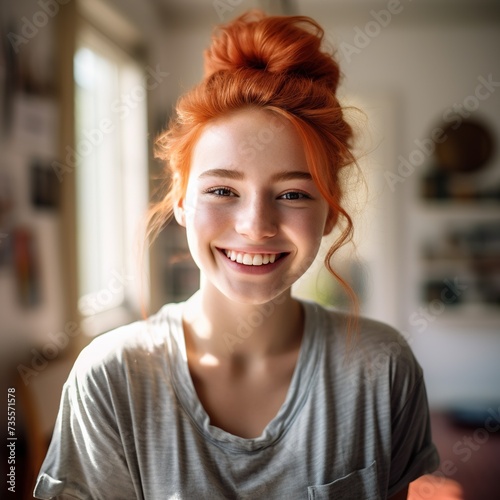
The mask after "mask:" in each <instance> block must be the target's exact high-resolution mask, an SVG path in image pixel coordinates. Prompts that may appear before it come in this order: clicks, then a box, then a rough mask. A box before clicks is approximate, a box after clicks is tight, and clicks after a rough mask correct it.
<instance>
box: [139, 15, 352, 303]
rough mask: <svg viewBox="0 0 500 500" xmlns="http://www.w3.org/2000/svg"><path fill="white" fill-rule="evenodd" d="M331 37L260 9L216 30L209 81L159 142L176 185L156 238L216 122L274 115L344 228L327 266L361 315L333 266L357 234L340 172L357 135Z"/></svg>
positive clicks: (300, 20) (155, 227)
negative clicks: (341, 93) (326, 48)
mask: <svg viewBox="0 0 500 500" xmlns="http://www.w3.org/2000/svg"><path fill="white" fill-rule="evenodd" d="M323 35H324V32H323V30H322V28H321V27H320V26H319V25H318V24H317V23H316V22H315V21H314V20H312V19H310V18H308V17H305V16H267V15H265V14H264V13H262V12H260V11H250V12H248V13H246V14H244V15H242V16H240V17H238V18H237V19H235V20H234V21H232V22H230V23H229V24H227V25H224V26H221V27H219V28H218V29H217V30H216V32H215V33H214V36H213V37H212V44H211V46H210V47H209V49H208V50H207V51H206V52H205V76H204V78H203V80H202V82H201V83H200V84H199V85H198V86H196V87H195V88H194V89H192V90H191V91H190V92H188V93H186V94H185V95H184V96H182V97H181V98H180V99H179V101H178V103H177V108H176V116H175V117H174V118H173V119H172V120H171V122H170V124H169V127H168V129H167V130H166V131H165V132H164V133H163V134H162V135H161V136H160V137H159V138H158V140H157V144H156V145H157V156H158V157H159V158H160V159H162V160H164V161H165V164H166V169H167V173H168V178H169V179H170V185H169V188H168V190H167V194H166V195H165V196H164V197H163V199H162V200H161V201H159V202H158V203H156V204H155V205H153V207H152V208H151V210H150V214H149V220H148V227H149V231H148V235H149V236H153V237H155V236H156V235H157V234H158V233H159V231H160V230H161V229H162V227H163V226H164V225H165V224H166V222H167V221H168V220H169V218H170V217H171V214H172V205H173V202H174V200H176V199H179V198H182V196H183V195H184V194H185V191H186V187H187V182H188V177H189V171H190V163H191V153H192V151H193V148H194V145H195V144H196V141H197V139H198V137H199V136H200V133H201V132H202V131H203V128H204V127H205V126H206V125H207V124H208V123H209V122H211V121H212V120H215V119H217V118H219V117H221V116H224V115H227V114H228V113H231V112H232V111H235V110H238V109H242V108H245V107H253V108H260V109H267V110H271V111H274V112H276V113H279V114H280V115H281V116H283V117H285V118H286V119H288V120H289V122H290V123H291V124H292V125H293V127H294V128H295V129H296V131H297V132H298V134H299V136H300V137H301V139H302V142H303V145H304V150H305V154H306V158H307V162H308V166H309V169H310V172H311V175H312V177H313V179H314V181H315V182H316V185H317V186H318V188H319V190H320V192H321V194H322V195H323V197H324V199H325V200H326V201H327V202H328V204H329V206H330V208H331V211H332V213H333V214H334V217H335V223H336V224H337V227H340V228H341V231H340V235H339V237H338V238H337V240H336V242H335V243H334V245H333V246H332V247H331V248H330V250H329V252H328V254H327V256H326V258H325V265H326V267H327V269H328V270H329V271H330V272H331V273H332V274H333V275H334V276H335V278H337V280H339V281H340V283H341V284H342V286H343V288H344V289H345V290H346V292H347V293H348V295H349V296H350V297H351V299H352V302H353V306H354V308H355V309H356V311H357V300H356V297H355V294H354V292H353V291H352V289H351V288H350V286H349V285H348V284H347V283H346V282H345V281H344V280H343V279H342V278H341V277H340V276H339V275H338V274H337V273H336V272H335V271H334V269H333V268H332V266H331V258H332V256H333V254H334V253H335V252H336V251H337V250H338V249H339V248H340V247H341V246H342V245H343V244H344V243H346V242H347V241H349V240H350V239H351V237H352V231H353V224H352V220H351V217H350V216H349V214H348V213H347V211H346V210H345V208H344V206H343V204H342V198H343V196H342V195H343V192H342V182H341V179H340V173H341V171H342V169H344V168H345V167H347V166H349V165H353V164H355V159H354V157H353V154H352V151H351V141H352V137H353V132H352V129H351V127H350V125H349V124H348V123H347V121H346V120H345V118H344V113H343V110H342V107H341V106H340V104H339V102H338V100H337V97H336V90H337V86H338V83H339V78H340V70H339V66H338V64H337V62H336V61H335V60H334V59H333V58H332V57H331V56H330V55H329V54H327V53H325V52H323V51H322V50H321V43H322V39H323Z"/></svg>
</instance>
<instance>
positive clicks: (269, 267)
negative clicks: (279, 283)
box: [218, 249, 288, 275]
mask: <svg viewBox="0 0 500 500" xmlns="http://www.w3.org/2000/svg"><path fill="white" fill-rule="evenodd" d="M218 250H219V249H218ZM219 253H220V255H221V257H222V258H223V259H224V261H225V262H226V264H227V265H228V266H229V267H230V268H231V269H233V270H235V271H238V272H240V273H244V274H254V275H255V274H257V275H260V274H268V273H271V272H273V271H274V270H275V269H276V268H277V267H279V266H280V265H281V263H282V262H283V261H284V260H285V259H286V258H287V257H288V254H285V255H283V256H282V257H280V258H279V259H278V260H275V261H274V262H273V263H272V264H271V263H269V264H262V265H261V266H246V265H245V264H240V263H239V262H236V261H235V260H231V259H228V258H227V256H226V253H225V252H224V250H219Z"/></svg>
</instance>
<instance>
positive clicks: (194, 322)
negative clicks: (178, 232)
mask: <svg viewBox="0 0 500 500" xmlns="http://www.w3.org/2000/svg"><path fill="white" fill-rule="evenodd" d="M183 319H184V331H185V337H186V346H187V348H188V350H189V351H191V352H195V353H197V354H198V355H199V356H204V355H207V356H209V357H210V358H214V359H216V360H219V361H223V360H236V359H239V360H248V361H250V360H252V359H262V358H267V357H272V356H279V355H280V354H285V353H286V352H288V351H290V350H293V349H297V348H298V347H299V346H300V341H301V339H302V332H303V311H302V307H301V306H300V303H299V302H298V301H297V300H296V299H293V298H292V297H291V295H290V291H289V290H288V291H287V292H285V293H284V294H282V295H280V296H278V297H276V298H275V299H273V300H272V301H270V302H267V303H265V304H257V305H255V304H241V303H237V302H234V301H232V300H230V299H228V298H227V297H225V296H224V295H222V294H221V293H220V292H219V291H218V290H217V289H215V288H214V287H213V286H212V285H210V284H204V285H203V286H202V287H201V289H200V290H199V291H198V292H197V293H196V294H195V295H193V296H192V297H191V298H190V299H189V300H188V302H187V304H186V308H185V310H184V318H183Z"/></svg>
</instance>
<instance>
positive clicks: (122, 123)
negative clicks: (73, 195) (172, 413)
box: [74, 24, 148, 335]
mask: <svg viewBox="0 0 500 500" xmlns="http://www.w3.org/2000/svg"><path fill="white" fill-rule="evenodd" d="M74 68H75V75H74V76H75V124H76V127H75V128H76V142H75V144H76V146H75V151H74V155H75V157H76V165H77V168H76V176H77V177H76V182H77V200H76V204H77V225H78V227H77V240H78V256H79V258H78V262H79V268H78V276H79V303H78V307H79V310H80V313H81V314H82V315H83V316H84V322H83V323H82V324H83V326H84V329H85V330H86V331H87V332H88V333H90V334H92V335H95V334H98V333H101V332H103V331H106V330H108V329H110V328H114V327H116V326H118V325H119V324H121V323H125V322H128V321H130V320H131V319H133V318H134V317H136V316H137V313H138V311H139V309H140V307H139V303H140V293H142V291H143V290H144V291H145V290H146V289H147V287H141V279H142V275H141V273H140V271H139V265H138V264H139V262H138V261H139V258H140V255H139V253H138V252H137V251H135V250H137V249H138V247H139V242H140V240H141V238H142V234H141V232H140V221H141V220H142V218H143V216H144V213H145V210H146V207H147V158H148V153H147V119H146V117H147V113H146V109H147V106H146V97H147V96H146V93H147V91H146V89H145V86H144V77H143V67H142V66H141V65H140V64H139V63H138V62H137V61H135V60H134V59H133V58H132V57H130V56H129V55H128V54H127V53H126V52H124V51H123V50H121V49H120V48H119V47H118V46H117V45H115V44H114V43H113V42H111V41H110V40H109V39H108V38H106V37H105V36H104V35H102V34H101V33H100V32H99V31H97V30H95V29H94V28H92V27H91V26H90V25H88V24H84V26H83V29H82V31H81V33H80V36H79V39H78V43H77V51H76V54H75V59H74ZM142 298H143V299H147V297H142Z"/></svg>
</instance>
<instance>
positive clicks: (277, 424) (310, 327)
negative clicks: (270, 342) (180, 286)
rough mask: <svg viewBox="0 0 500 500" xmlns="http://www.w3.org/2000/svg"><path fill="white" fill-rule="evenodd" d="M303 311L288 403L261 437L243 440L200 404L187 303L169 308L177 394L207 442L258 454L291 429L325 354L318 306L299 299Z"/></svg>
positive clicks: (172, 373) (171, 359) (171, 358)
mask: <svg viewBox="0 0 500 500" xmlns="http://www.w3.org/2000/svg"><path fill="white" fill-rule="evenodd" d="M300 303H301V304H302V307H303V308H304V334H303V336H302V340H301V345H300V351H299V355H298V358H297V364H296V366H295V369H294V372H293V375H292V379H291V381H290V386H289V388H288V392H287V395H286V397H285V401H284V402H283V404H282V406H281V408H280V409H279V411H278V413H277V414H276V415H275V417H274V418H273V419H272V420H271V421H270V422H269V423H268V425H267V426H266V427H265V429H264V430H263V432H262V434H261V435H260V436H258V437H255V438H243V437H241V436H236V435H234V434H231V433H229V432H227V431H225V430H223V429H220V428H219V427H216V426H213V425H211V424H210V418H209V416H208V414H207V412H206V411H205V409H204V408H203V405H202V404H201V402H200V400H199V398H198V394H197V393H196V390H195V388H194V384H193V381H192V379H191V375H190V373H189V367H188V363H187V353H186V343H185V338H184V330H183V324H182V313H183V308H184V305H185V302H181V303H178V304H169V305H168V306H167V308H166V311H165V312H166V314H167V321H168V323H169V336H168V338H169V342H168V349H167V351H168V354H167V355H168V357H169V363H168V366H169V367H171V369H170V377H171V380H172V384H173V388H174V391H175V393H176V395H177V398H178V399H179V402H180V404H181V405H182V407H183V409H184V411H185V412H186V414H187V415H188V417H189V418H190V419H191V421H192V422H193V424H194V425H195V426H196V428H197V430H198V432H200V433H201V434H202V435H203V436H204V437H205V438H206V439H207V440H209V441H211V442H213V443H214V444H215V445H217V446H220V447H223V448H226V449H231V450H233V451H247V452H250V451H256V450H260V449H263V448H266V447H268V446H270V445H272V444H273V443H274V442H276V441H277V440H279V439H280V438H281V437H282V435H283V434H284V433H285V432H286V431H287V430H288V429H289V428H290V426H291V425H292V423H293V421H294V420H295V418H296V417H297V415H298V414H299V412H300V410H301V409H302V407H303V406H304V404H305V402H306V399H307V397H309V396H310V395H311V390H310V389H311V387H312V385H313V383H314V379H315V376H316V375H317V372H318V370H317V368H318V366H319V362H318V361H319V356H320V354H321V352H323V351H324V349H323V348H322V346H321V345H320V338H319V332H320V331H322V330H321V328H320V327H319V326H320V325H318V321H319V314H318V306H317V304H314V303H312V302H308V301H304V300H300Z"/></svg>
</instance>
